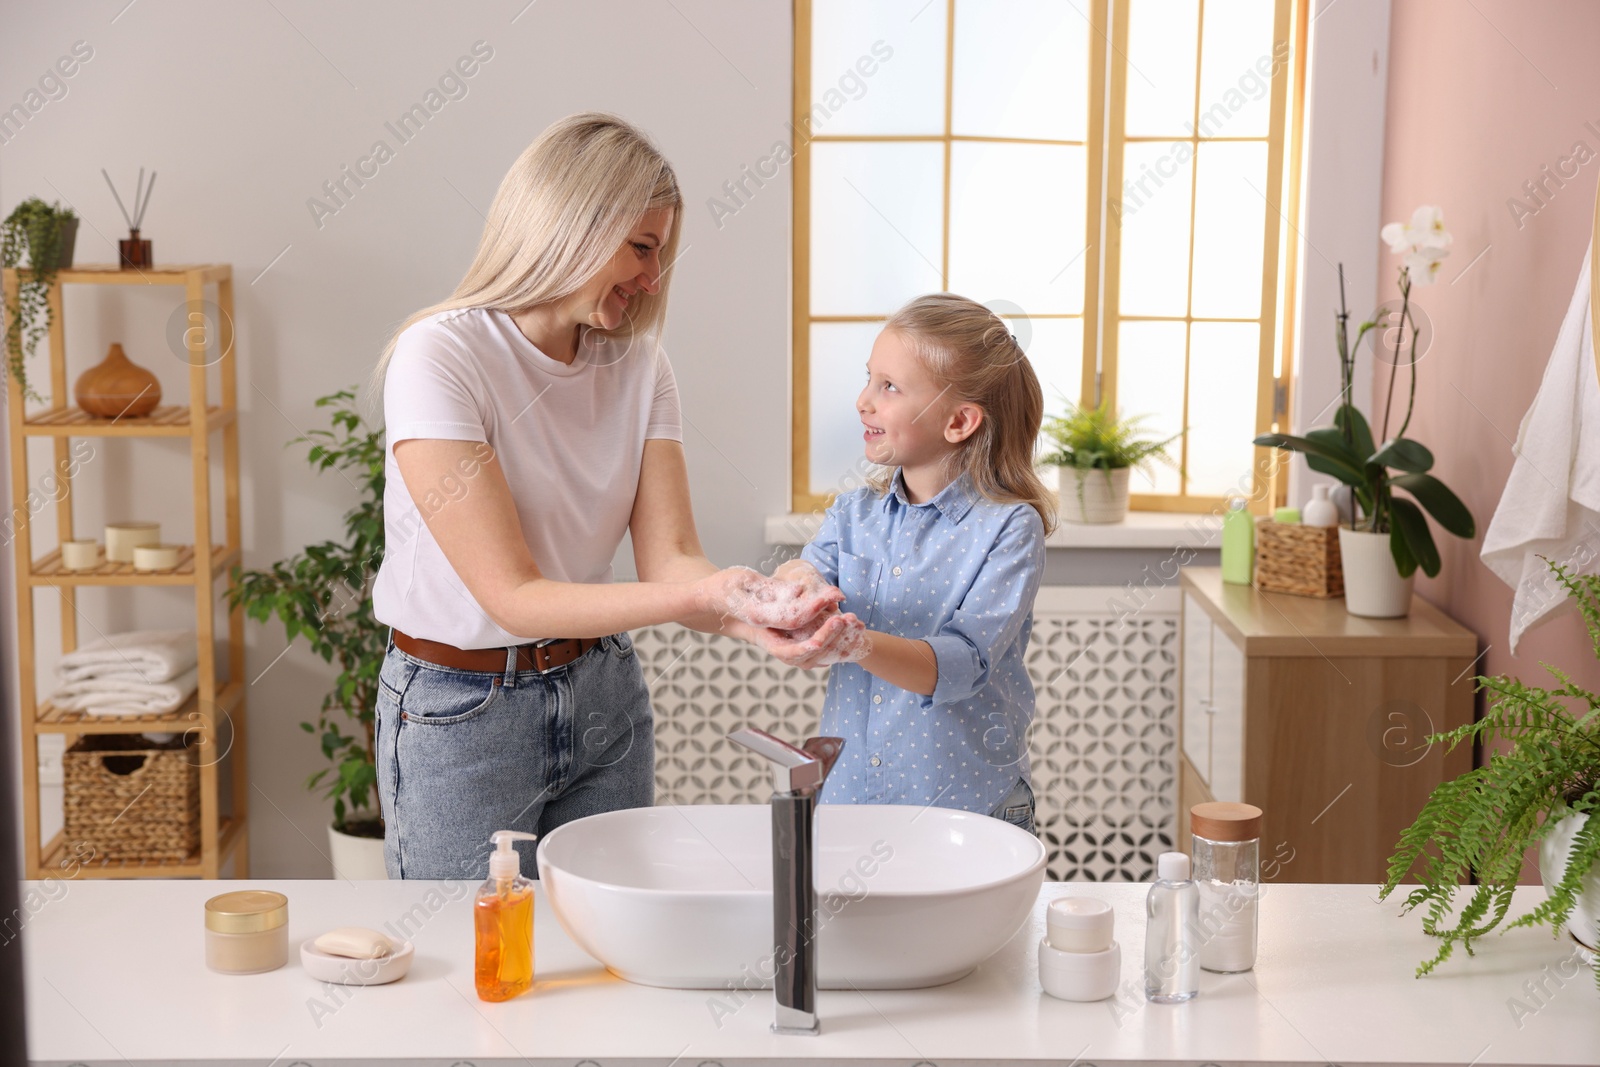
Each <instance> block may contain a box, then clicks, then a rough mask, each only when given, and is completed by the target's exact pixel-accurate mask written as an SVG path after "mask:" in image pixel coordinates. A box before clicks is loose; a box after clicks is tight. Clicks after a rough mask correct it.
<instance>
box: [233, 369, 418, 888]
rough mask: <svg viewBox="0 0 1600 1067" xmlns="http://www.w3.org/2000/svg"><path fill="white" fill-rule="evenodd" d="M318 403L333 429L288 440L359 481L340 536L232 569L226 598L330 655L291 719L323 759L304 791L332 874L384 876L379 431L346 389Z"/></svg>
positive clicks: (319, 465)
mask: <svg viewBox="0 0 1600 1067" xmlns="http://www.w3.org/2000/svg"><path fill="white" fill-rule="evenodd" d="M317 406H318V407H319V408H331V409H332V413H331V420H330V421H331V423H332V428H331V429H327V430H312V431H310V432H308V433H307V434H306V435H305V436H303V437H296V438H294V439H293V440H292V441H290V442H289V444H291V445H296V444H308V445H310V446H311V447H310V449H309V451H308V453H307V456H306V459H307V461H308V462H310V464H311V466H312V467H314V468H316V469H317V470H319V471H326V470H329V469H338V470H340V471H343V472H345V476H346V478H347V479H348V480H353V481H354V483H355V484H356V485H357V487H358V488H359V490H360V494H361V495H360V499H359V500H358V501H357V502H356V505H355V507H353V508H351V509H350V511H349V512H347V513H346V514H345V517H344V538H343V539H342V540H329V541H324V542H322V543H320V544H315V545H308V546H306V548H305V549H304V550H303V551H301V552H298V553H296V554H295V555H293V556H290V557H289V558H288V559H285V560H280V561H278V562H277V563H274V564H273V565H272V568H271V569H270V570H264V571H243V570H240V569H239V568H235V569H234V577H235V583H234V585H233V587H232V588H231V589H230V590H229V591H228V597H229V601H230V603H231V604H237V605H243V607H244V609H245V613H246V614H247V615H249V617H250V618H252V619H255V620H257V621H259V622H265V621H267V620H268V619H269V618H271V617H274V616H276V617H277V618H278V620H279V621H281V622H282V623H283V628H284V632H285V634H286V635H287V637H288V639H289V640H290V641H293V640H294V639H295V638H296V637H304V638H305V639H306V640H307V641H308V642H309V643H310V645H311V648H312V650H313V651H314V652H316V653H317V654H318V655H320V656H321V657H322V658H323V659H324V660H326V661H328V662H330V663H332V662H335V661H337V664H338V668H339V674H338V676H337V677H336V678H335V679H334V684H333V688H332V689H331V690H330V691H329V692H328V694H327V695H326V696H325V697H324V698H323V701H322V707H321V709H320V710H319V711H318V713H317V719H316V721H315V722H302V723H301V724H300V728H301V729H303V730H305V731H306V732H307V733H309V734H312V735H314V736H315V737H316V738H317V741H318V744H319V745H320V747H321V750H322V755H323V758H324V759H326V760H327V761H328V763H329V764H330V765H329V766H326V767H323V768H322V769H320V770H318V771H317V772H316V773H314V774H312V775H311V776H310V777H309V778H308V779H307V780H306V788H307V789H316V788H319V787H320V788H321V789H322V792H323V796H324V797H326V798H328V799H331V800H332V801H333V822H332V823H331V825H330V826H329V827H328V842H329V847H330V850H331V851H332V855H333V866H334V873H335V874H336V875H340V876H343V877H346V878H384V877H386V874H385V871H384V866H383V817H382V815H381V814H380V813H379V811H378V806H377V770H376V763H375V761H374V750H373V715H374V712H375V709H376V707H377V700H378V669H379V668H380V667H381V666H382V664H383V656H384V652H385V650H386V648H387V645H388V633H387V631H388V628H387V627H386V626H384V625H383V624H382V623H380V622H378V620H377V619H375V618H373V615H372V598H371V596H370V592H371V588H372V580H373V578H375V577H376V576H377V572H378V565H379V563H381V562H382V560H383V486H384V470H383V464H384V445H383V431H382V430H375V429H372V428H371V427H369V426H367V424H366V423H365V421H364V420H363V419H362V417H361V414H360V411H359V410H358V409H357V407H356V404H355V394H354V392H352V391H349V390H341V391H339V392H337V393H334V394H332V395H330V396H325V397H322V398H321V399H319V400H318V401H317Z"/></svg>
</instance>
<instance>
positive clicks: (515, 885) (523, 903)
mask: <svg viewBox="0 0 1600 1067" xmlns="http://www.w3.org/2000/svg"><path fill="white" fill-rule="evenodd" d="M489 839H490V840H491V841H493V842H494V845H495V850H494V852H492V853H491V854H490V855H489V880H488V881H486V882H484V883H483V885H481V886H479V887H478V895H477V897H475V898H474V899H473V902H472V927H473V933H474V935H475V949H476V951H475V955H474V961H473V968H472V970H473V984H474V985H475V986H477V989H478V999H480V1000H488V1001H501V1000H510V999H511V998H512V997H514V996H517V995H518V994H521V993H524V992H526V991H527V990H528V988H529V987H530V986H532V985H533V882H532V881H530V880H529V879H527V878H524V877H522V871H521V869H520V867H519V865H518V859H517V852H516V848H515V844H514V843H515V842H516V841H518V840H523V841H532V840H534V839H535V835H533V834H526V833H522V832H520V831H517V830H496V831H495V832H494V833H492V834H490V835H489Z"/></svg>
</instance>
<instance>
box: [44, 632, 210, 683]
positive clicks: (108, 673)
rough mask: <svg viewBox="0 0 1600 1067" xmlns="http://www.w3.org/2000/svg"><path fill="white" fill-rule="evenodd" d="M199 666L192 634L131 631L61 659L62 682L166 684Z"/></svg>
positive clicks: (68, 654)
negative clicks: (112, 680)
mask: <svg viewBox="0 0 1600 1067" xmlns="http://www.w3.org/2000/svg"><path fill="white" fill-rule="evenodd" d="M199 662H200V656H199V646H198V645H197V644H196V641H195V632H194V631H193V630H130V631H128V632H127V633H120V634H111V635H110V636H108V637H102V638H100V639H99V640H98V641H91V642H89V643H88V644H87V645H84V646H83V647H82V648H80V649H78V650H76V651H74V652H68V653H67V654H66V655H65V656H62V657H61V664H60V666H59V667H57V668H56V673H57V674H58V675H59V676H60V678H61V680H62V681H63V682H81V681H84V680H86V679H89V678H119V679H128V680H131V681H135V682H147V683H155V682H166V681H171V680H172V679H173V678H176V677H178V676H179V675H180V674H183V673H184V672H185V671H188V670H192V669H193V668H194V666H195V664H197V663H199Z"/></svg>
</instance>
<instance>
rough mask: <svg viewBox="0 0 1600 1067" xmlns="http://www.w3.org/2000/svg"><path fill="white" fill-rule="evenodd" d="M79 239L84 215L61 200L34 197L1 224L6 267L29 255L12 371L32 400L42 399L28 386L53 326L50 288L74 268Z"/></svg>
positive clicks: (13, 324)
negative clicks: (32, 362)
mask: <svg viewBox="0 0 1600 1067" xmlns="http://www.w3.org/2000/svg"><path fill="white" fill-rule="evenodd" d="M77 240H78V216H77V214H76V213H74V212H73V210H72V209H71V208H63V207H62V206H61V205H60V204H59V203H57V204H54V205H51V204H46V203H45V202H44V201H43V200H40V199H39V198H38V197H36V196H30V197H29V198H28V199H26V200H24V201H23V202H22V203H20V204H18V205H17V206H16V207H15V208H13V209H12V211H11V214H9V215H7V216H6V218H5V222H4V223H0V266H5V267H20V266H22V260H23V256H24V255H26V256H27V259H28V268H29V269H28V274H27V276H26V277H23V278H21V279H19V284H18V286H17V301H16V306H15V307H13V308H11V309H10V311H11V317H10V321H9V323H8V324H7V327H6V370H7V371H8V372H9V373H10V374H11V375H12V376H13V377H15V378H16V380H17V382H18V383H19V384H20V385H21V386H22V395H23V397H24V398H25V399H27V400H39V399H42V398H41V397H40V396H39V394H38V393H36V392H34V390H33V388H32V386H30V385H29V384H28V374H27V357H28V356H30V355H32V354H33V350H34V348H35V347H36V346H37V345H38V344H39V340H40V338H42V337H43V336H44V335H45V331H47V330H48V329H49V328H50V321H51V318H52V312H51V310H50V289H51V287H52V286H53V285H55V281H56V272H57V271H61V270H66V269H68V268H69V267H71V266H72V252H73V247H74V246H75V245H76V244H77Z"/></svg>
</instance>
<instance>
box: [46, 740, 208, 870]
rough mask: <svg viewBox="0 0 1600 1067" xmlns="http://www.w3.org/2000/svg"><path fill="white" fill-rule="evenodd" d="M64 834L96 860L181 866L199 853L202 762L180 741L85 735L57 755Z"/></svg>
mask: <svg viewBox="0 0 1600 1067" xmlns="http://www.w3.org/2000/svg"><path fill="white" fill-rule="evenodd" d="M62 771H63V779H64V783H65V790H64V801H63V806H64V808H65V811H64V819H63V822H64V833H65V835H66V840H68V841H70V842H72V843H73V845H74V846H78V845H80V844H87V845H89V846H91V847H92V848H93V849H94V855H95V856H96V857H98V858H101V859H120V860H183V859H187V858H188V857H189V856H191V855H193V854H194V853H195V852H196V851H197V850H198V849H199V847H200V761H199V760H198V759H196V758H195V753H194V752H193V751H192V749H191V747H189V746H186V745H185V743H184V740H183V738H181V737H179V738H174V739H173V740H171V741H166V742H156V741H151V740H150V739H148V738H145V737H141V736H139V735H138V734H86V735H84V736H83V737H80V738H79V739H78V740H77V741H76V742H75V743H74V744H73V745H72V747H71V748H69V749H67V750H66V752H65V753H64V754H63V756H62Z"/></svg>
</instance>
